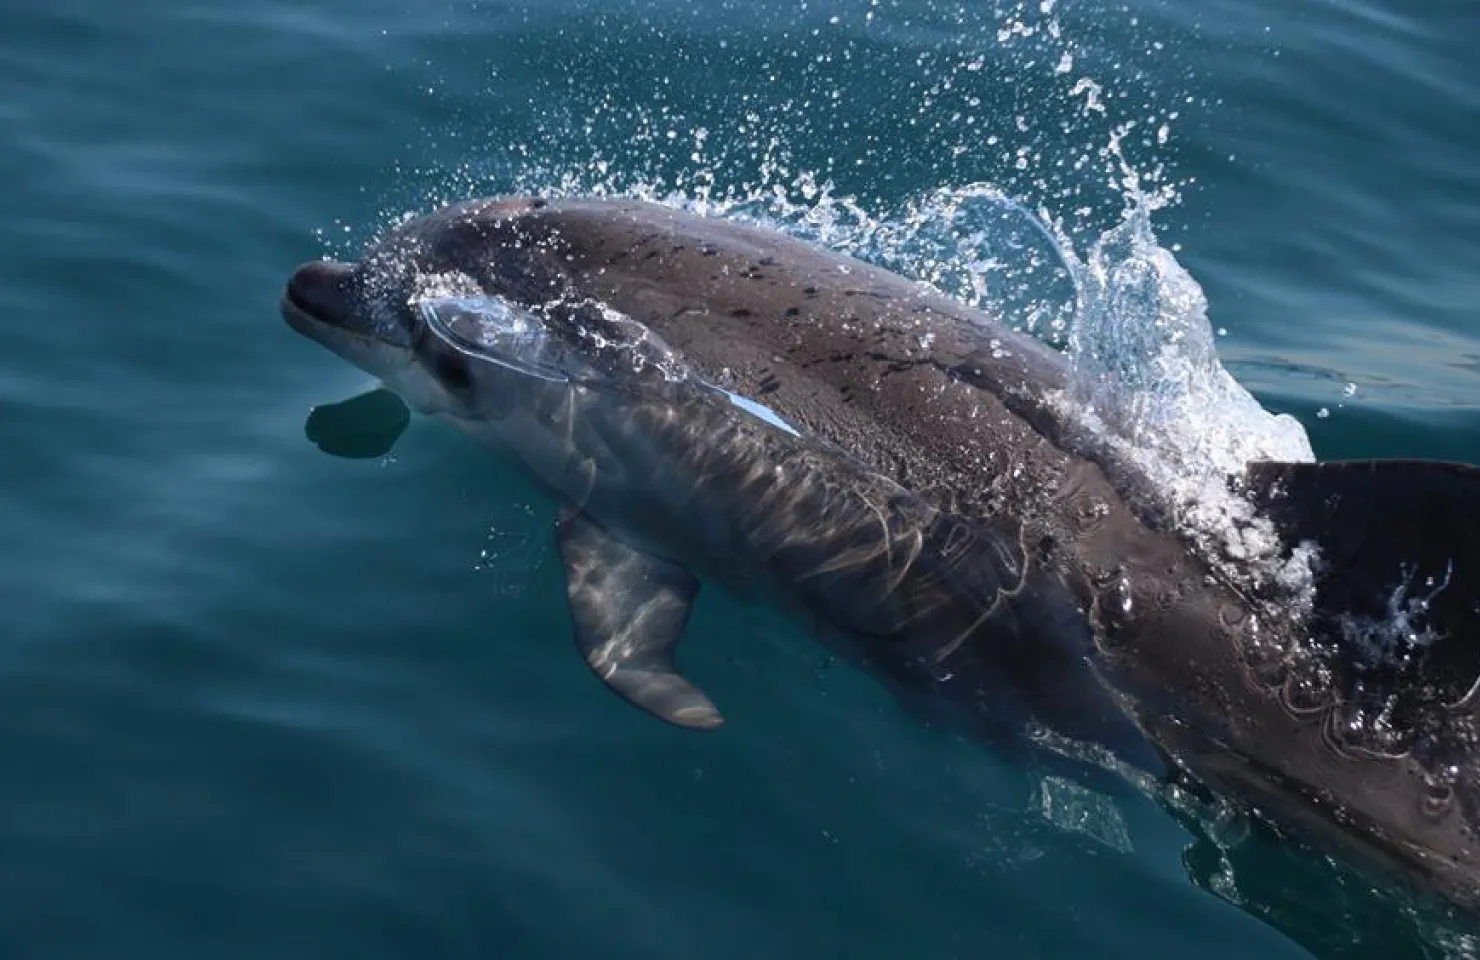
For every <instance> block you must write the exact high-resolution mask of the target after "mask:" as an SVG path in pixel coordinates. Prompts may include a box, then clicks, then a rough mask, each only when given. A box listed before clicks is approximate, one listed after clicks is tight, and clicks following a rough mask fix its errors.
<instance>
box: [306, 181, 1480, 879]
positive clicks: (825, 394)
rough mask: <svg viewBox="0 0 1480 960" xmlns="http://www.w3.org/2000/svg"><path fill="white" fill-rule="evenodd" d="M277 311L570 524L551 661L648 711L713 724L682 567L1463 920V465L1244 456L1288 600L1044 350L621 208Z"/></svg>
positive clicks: (882, 286)
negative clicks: (1081, 398)
mask: <svg viewBox="0 0 1480 960" xmlns="http://www.w3.org/2000/svg"><path fill="white" fill-rule="evenodd" d="M283 313H284V316H285V318H286V319H287V321H288V323H289V324H290V325H291V326H292V327H293V328H294V329H295V330H297V331H298V332H300V333H302V334H304V335H306V336H308V337H310V338H312V339H314V340H317V341H319V342H320V343H322V344H323V345H325V346H326V347H328V348H329V349H330V350H332V351H334V352H335V353H337V354H339V355H340V356H342V357H343V358H345V359H346V360H348V361H350V362H351V363H353V364H355V365H357V366H359V367H362V368H363V369H365V370H366V371H368V372H370V373H371V374H373V375H375V376H377V377H379V378H381V380H382V381H383V382H384V383H385V384H386V385H387V386H388V387H389V388H390V389H391V390H393V391H395V393H397V394H399V395H400V396H401V397H402V398H403V399H404V400H405V401H406V402H407V403H408V404H409V405H410V406H411V407H413V408H414V409H416V410H418V411H421V412H425V413H430V414H434V415H437V416H440V417H442V418H445V419H448V420H450V421H452V422H454V423H455V424H457V425H458V426H459V427H461V428H462V429H464V430H466V431H468V432H469V433H471V434H472V435H474V436H475V437H478V438H479V439H482V440H485V441H488V442H489V443H492V444H493V445H495V446H496V447H498V448H500V449H501V450H503V451H505V452H507V453H508V454H509V455H511V456H513V457H515V458H517V459H518V460H519V461H520V462H522V463H523V464H524V465H525V466H526V467H527V468H528V470H529V472H530V474H531V475H532V476H533V477H534V478H535V480H536V481H537V482H538V483H539V484H540V485H542V486H543V487H544V488H546V489H547V490H548V491H549V492H550V493H552V494H553V495H554V497H556V498H557V499H558V500H559V501H560V502H561V503H563V504H564V513H563V516H562V518H561V520H560V522H559V527H558V539H559V548H560V554H561V557H562V559H563V561H564V564H565V568H566V574H567V595H568V599H569V603H570V609H571V613H572V616H573V619H574V624H575V634H576V641H577V645H578V646H579V648H580V650H581V652H582V654H583V655H584V657H585V659H586V661H587V663H588V664H589V665H590V666H591V668H592V669H593V670H594V671H595V672H596V673H597V675H598V676H599V677H600V678H601V679H602V680H603V681H604V682H605V683H606V684H607V685H608V686H609V687H611V688H612V689H613V690H614V691H616V692H617V693H618V694H620V695H621V696H622V697H624V698H625V699H627V700H628V701H630V702H631V703H633V704H635V705H637V706H638V707H640V708H642V709H644V710H646V711H648V712H650V713H652V714H654V715H656V716H658V717H661V718H662V719H664V720H667V721H669V722H670V723H674V724H678V725H680V726H684V727H691V728H697V729H709V728H713V727H716V726H718V725H719V724H720V723H721V722H722V719H721V714H720V712H719V710H718V708H717V707H716V706H715V705H714V704H713V703H712V702H711V701H710V699H709V698H708V697H707V696H706V695H705V694H704V693H703V691H701V690H700V689H699V688H698V687H697V686H695V685H694V684H693V683H691V682H690V681H689V680H688V679H687V678H685V677H684V676H683V675H682V674H681V673H680V672H679V671H678V669H677V668H676V666H675V664H674V649H675V646H676V644H677V643H678V641H679V638H680V636H681V635H682V633H683V631H684V628H685V625H686V624H687V622H688V618H689V612H690V608H691V605H692V603H693V601H694V598H695V596H696V594H697V592H698V590H699V584H700V578H701V577H703V578H707V579H709V580H711V581H714V582H716V583H719V584H721V585H723V586H724V587H726V588H727V589H730V590H733V591H736V592H739V593H741V594H742V595H746V596H756V597H761V598H764V599H766V600H768V601H771V602H774V603H777V604H778V605H780V606H782V607H783V608H784V609H787V610H789V611H791V612H793V613H794V614H795V615H796V616H798V617H799V618H800V619H802V620H803V622H805V623H807V624H808V625H809V626H811V627H813V628H814V630H815V632H816V633H817V634H818V635H819V637H821V638H822V639H823V640H824V641H825V642H827V643H829V644H831V645H833V646H835V647H836V648H837V649H838V650H839V651H841V652H842V653H844V654H845V655H847V656H848V657H850V658H851V659H853V660H854V661H856V662H859V663H862V664H864V665H866V666H867V667H868V668H870V669H871V670H872V671H873V672H874V673H875V674H876V675H878V676H879V677H881V678H882V679H883V680H884V681H885V682H886V683H887V684H888V685H889V686H890V687H891V688H892V689H893V690H894V691H895V692H896V693H898V694H899V695H900V696H901V697H902V699H903V700H904V701H905V702H907V703H921V702H928V703H930V704H931V705H933V706H935V707H937V708H941V709H944V710H946V711H947V712H948V713H950V714H951V715H952V717H953V719H954V720H955V721H956V722H957V723H959V724H960V725H961V728H962V729H964V730H966V731H967V732H969V733H971V734H973V735H976V736H978V737H980V738H982V739H984V740H987V741H990V742H992V743H994V744H996V745H999V746H1003V747H1008V748H1013V749H1019V748H1021V747H1022V745H1023V744H1024V743H1025V742H1026V740H1025V734H1026V733H1027V732H1029V731H1047V732H1048V733H1050V734H1052V735H1054V736H1057V737H1060V738H1067V739H1068V740H1071V741H1078V742H1081V743H1086V744H1092V745H1097V746H1099V747H1102V748H1104V749H1106V750H1108V751H1110V752H1111V753H1112V754H1114V755H1115V756H1116V757H1118V758H1120V759H1121V760H1123V761H1125V762H1127V763H1129V764H1132V765H1134V766H1137V767H1140V768H1142V769H1143V770H1145V771H1148V772H1151V773H1153V774H1155V775H1158V776H1173V775H1176V776H1186V775H1190V776H1192V777H1194V778H1195V779H1196V780H1197V781H1199V782H1201V783H1203V784H1205V785H1208V786H1210V787H1212V788H1213V789H1215V790H1217V791H1219V792H1220V793H1225V794H1230V795H1232V796H1234V797H1236V798H1240V799H1241V800H1242V801H1243V802H1244V803H1246V804H1247V805H1248V806H1249V807H1250V808H1251V809H1258V810H1259V811H1261V812H1262V813H1263V814H1264V815H1265V816H1266V817H1268V818H1270V819H1272V820H1273V821H1274V822H1275V823H1276V824H1277V825H1278V826H1280V827H1288V828H1294V829H1297V830H1300V831H1303V833H1304V835H1306V836H1309V837H1312V838H1313V839H1315V840H1317V841H1324V842H1326V843H1328V844H1329V845H1332V846H1335V847H1337V848H1339V849H1341V850H1343V851H1346V852H1348V853H1351V854H1352V855H1354V856H1355V857H1356V859H1357V860H1360V861H1362V862H1364V863H1369V864H1371V863H1376V864H1378V865H1382V866H1386V867H1389V868H1393V869H1396V870H1397V871H1398V872H1400V873H1401V874H1403V875H1404V876H1406V877H1408V878H1409V879H1411V880H1415V881H1417V882H1418V883H1419V884H1420V885H1422V886H1424V887H1427V888H1432V889H1436V890H1438V891H1440V892H1441V893H1443V894H1444V895H1446V896H1447V897H1449V898H1450V899H1452V900H1455V901H1458V902H1461V903H1466V904H1477V903H1480V838H1477V836H1476V830H1477V828H1480V777H1477V774H1480V723H1477V719H1480V718H1477V713H1476V696H1477V695H1476V693H1475V690H1474V688H1475V686H1476V677H1477V674H1480V648H1477V645H1476V644H1475V643H1474V636H1473V634H1474V629H1475V626H1476V622H1477V619H1480V614H1477V608H1476V604H1477V600H1480V554H1477V550H1480V529H1477V526H1480V524H1477V522H1476V518H1477V517H1480V510H1477V509H1475V504H1476V503H1480V471H1477V470H1476V469H1474V468H1471V467H1467V466H1460V465H1453V464H1439V463H1427V462H1399V461H1390V462H1363V463H1327V464H1294V463H1290V464H1285V463H1257V464H1252V465H1250V467H1249V469H1248V471H1247V472H1246V474H1245V475H1242V476H1240V477H1236V478H1232V483H1233V484H1234V486H1235V488H1236V489H1237V490H1238V491H1241V492H1242V494H1243V495H1245V496H1247V497H1248V498H1249V499H1250V500H1251V501H1253V502H1254V503H1255V504H1256V505H1257V506H1258V507H1259V508H1260V509H1261V510H1262V511H1263V514H1264V516H1265V517H1267V518H1268V520H1269V521H1270V522H1272V523H1274V524H1275V525H1276V529H1277V530H1278V531H1279V533H1280V534H1281V535H1282V536H1283V546H1282V547H1281V548H1280V549H1281V550H1282V551H1283V553H1282V554H1281V556H1280V557H1279V558H1276V559H1286V560H1287V559H1289V558H1290V557H1293V556H1294V555H1295V551H1296V548H1297V547H1298V546H1301V545H1306V546H1309V545H1314V546H1315V547H1316V548H1317V562H1316V565H1315V573H1314V581H1313V586H1312V585H1311V584H1307V589H1305V590H1304V591H1303V592H1302V591H1300V590H1296V589H1294V588H1288V589H1287V588H1286V587H1285V586H1284V585H1283V581H1282V580H1281V578H1280V577H1277V576H1276V577H1261V576H1255V575H1253V574H1248V575H1245V573H1242V572H1240V570H1239V568H1238V566H1237V564H1232V565H1231V564H1230V563H1228V562H1226V561H1227V558H1222V559H1220V558H1218V557H1216V556H1212V555H1210V552H1209V550H1208V549H1206V548H1205V547H1199V546H1197V545H1196V544H1194V543H1193V542H1192V540H1190V539H1189V538H1188V537H1187V536H1186V535H1184V534H1183V533H1182V532H1181V531H1179V529H1177V527H1176V525H1175V524H1174V523H1172V522H1171V521H1170V520H1169V519H1168V518H1167V513H1166V511H1164V510H1162V509H1161V508H1160V507H1159V506H1158V499H1157V496H1156V494H1155V491H1154V490H1152V489H1150V485H1149V484H1148V483H1147V482H1146V481H1145V479H1144V478H1143V477H1141V476H1140V474H1139V473H1138V472H1137V470H1136V469H1135V468H1134V467H1133V466H1132V465H1130V464H1128V463H1126V462H1123V461H1122V460H1121V459H1120V458H1118V457H1117V456H1116V455H1115V454H1114V453H1113V452H1111V451H1110V450H1109V449H1108V448H1106V447H1105V446H1104V445H1097V444H1096V443H1095V442H1094V438H1093V437H1092V436H1089V435H1087V433H1086V431H1084V430H1083V429H1081V428H1080V427H1079V426H1077V425H1076V421H1075V418H1074V417H1073V416H1071V415H1070V414H1069V413H1066V412H1065V407H1064V405H1063V403H1062V397H1063V395H1064V392H1065V390H1066V389H1067V388H1068V387H1069V386H1070V381H1071V376H1070V369H1069V367H1068V364H1067V361H1066V360H1065V359H1064V358H1063V357H1062V356H1061V355H1060V354H1058V353H1057V352H1055V351H1054V350H1052V349H1050V348H1048V347H1047V346H1045V345H1043V344H1041V343H1039V342H1038V341H1036V340H1034V339H1032V338H1030V337H1027V336H1024V335H1020V334H1017V333H1014V332H1012V331H1011V330H1009V329H1008V328H1007V327H1005V326H1004V325H1003V324H1001V323H1000V322H999V321H997V320H996V319H994V318H992V317H989V316H986V315H984V314H982V313H980V312H977V311H974V310H971V309H969V308H967V307H965V306H963V305H962V304H959V303H957V302H955V301H953V300H950V299H948V298H946V297H944V296H941V295H940V294H938V293H935V292H932V291H929V290H926V289H924V288H922V287H921V286H919V285H917V284H914V283H912V282H910V281H908V280H906V279H904V278H903V277H900V276H897V275H895V274H892V273H889V272H887V271H885V270H882V269H880V268H877V267H874V266H871V265H868V264H865V263H862V262H859V261H857V260H853V259H850V258H848V257H844V256H840V255H837V254H833V253H829V252H825V251H822V250H818V249H816V248H814V247H811V246H809V245H807V244H804V243H802V242H800V241H796V240H793V239H790V238H787V237H785V236H782V235H780V234H778V233H776V232H773V231H770V230H766V229H763V228H758V227H752V226H745V225H741V224H737V223H732V222H725V221H721V220H714V219H706V218H702V217H697V216H694V215H690V214H687V213H683V212H680V211H677V210H673V209H669V208H667V207H663V206H658V205H654V204H647V203H640V202H634V201H613V200H563V201H558V202H546V201H544V200H539V199H523V198H513V199H493V200H478V201H471V202H467V203H463V204H459V205H455V206H452V207H448V208H445V209H443V210H440V211H438V212H435V213H433V214H431V215H429V216H426V217H423V218H420V219H416V220H412V221H410V222H408V223H405V224H403V225H401V226H400V227H397V228H395V229H393V230H391V231H389V232H388V233H387V234H386V235H385V236H384V237H383V238H381V239H380V240H379V241H378V242H377V243H376V244H375V245H374V246H373V247H372V248H371V249H370V250H369V251H368V252H367V253H366V254H365V256H364V257H363V258H362V259H361V260H360V261H358V262H356V263H338V262H330V261H321V262H314V263H309V264H306V265H304V266H302V267H300V268H299V269H298V270H297V272H296V273H294V275H293V277H292V279H291V280H290V282H289V283H288V286H287V290H286V293H285V295H284V299H283ZM377 409H379V410H380V413H379V414H377V416H378V417H379V418H380V419H382V420H386V421H389V422H391V423H392V424H393V426H394V429H396V430H399V429H400V427H401V426H403V425H404V418H398V417H396V416H395V415H394V412H393V411H392V412H390V413H387V412H386V411H385V409H384V407H383V404H382V405H378V406H377ZM364 449H366V450H370V451H374V450H377V449H384V445H383V444H379V445H377V444H374V443H370V444H367V445H365V446H364ZM361 455H363V454H361Z"/></svg>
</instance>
